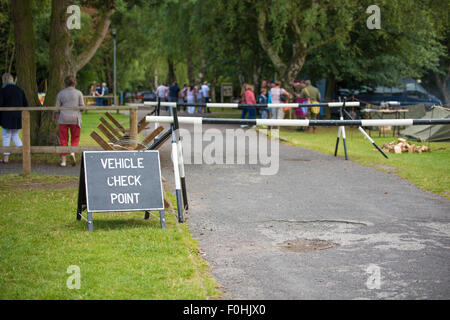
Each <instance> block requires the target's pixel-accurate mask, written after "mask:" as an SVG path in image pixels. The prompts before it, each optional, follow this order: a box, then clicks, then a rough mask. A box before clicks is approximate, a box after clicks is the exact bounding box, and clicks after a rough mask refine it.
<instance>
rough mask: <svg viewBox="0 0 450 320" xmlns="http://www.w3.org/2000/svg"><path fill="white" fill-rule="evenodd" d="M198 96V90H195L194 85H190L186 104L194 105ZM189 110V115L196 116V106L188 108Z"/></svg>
mask: <svg viewBox="0 0 450 320" xmlns="http://www.w3.org/2000/svg"><path fill="white" fill-rule="evenodd" d="M196 94H197V90H196V89H195V88H194V86H193V85H190V86H189V87H188V89H187V91H186V100H187V101H186V102H187V103H192V104H194V103H195V96H196ZM187 109H188V113H189V114H194V112H195V106H192V105H191V106H188V108H187Z"/></svg>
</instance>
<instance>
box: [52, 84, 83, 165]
mask: <svg viewBox="0 0 450 320" xmlns="http://www.w3.org/2000/svg"><path fill="white" fill-rule="evenodd" d="M64 83H65V85H66V88H65V89H63V90H61V91H60V92H58V95H57V96H56V107H78V106H79V107H83V106H84V99H83V93H81V91H80V90H77V89H75V86H76V84H77V82H76V79H75V77H74V76H67V77H66V78H65V79H64ZM53 120H54V121H56V120H58V125H59V126H58V127H59V142H60V144H61V146H68V142H69V131H70V145H71V146H72V147H76V146H78V143H79V142H80V134H81V111H80V110H62V111H60V112H59V116H58V115H57V113H56V112H55V113H53ZM66 156H67V153H62V154H61V163H60V166H61V167H65V166H66ZM70 157H71V159H72V165H73V166H75V164H76V158H75V153H73V152H72V153H71V154H70Z"/></svg>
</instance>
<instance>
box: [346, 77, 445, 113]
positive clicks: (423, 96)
mask: <svg viewBox="0 0 450 320" xmlns="http://www.w3.org/2000/svg"><path fill="white" fill-rule="evenodd" d="M402 83H403V86H401V87H391V88H389V87H383V86H378V87H376V88H370V87H368V86H363V87H361V89H360V90H358V91H356V92H354V96H355V98H356V99H358V100H359V101H361V105H362V106H365V105H366V104H373V105H381V104H382V103H383V102H388V101H397V102H399V103H400V105H399V107H401V106H410V105H417V104H424V105H425V106H427V107H431V106H434V105H439V106H442V101H441V100H439V99H438V98H437V97H435V96H433V95H431V94H429V93H428V92H427V91H426V90H425V89H424V88H423V87H422V86H421V85H420V83H418V82H417V81H416V80H414V79H405V80H402Z"/></svg>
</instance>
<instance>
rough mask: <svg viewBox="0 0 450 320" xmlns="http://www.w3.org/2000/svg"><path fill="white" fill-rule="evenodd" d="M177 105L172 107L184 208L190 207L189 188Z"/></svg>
mask: <svg viewBox="0 0 450 320" xmlns="http://www.w3.org/2000/svg"><path fill="white" fill-rule="evenodd" d="M177 108H178V107H177V106H176V107H171V110H172V113H173V125H174V134H175V138H176V140H177V147H178V164H179V166H180V180H181V192H182V195H183V206H184V210H188V209H189V204H188V199H187V190H186V173H185V171H184V159H183V146H182V143H181V137H180V130H179V129H180V126H179V124H178V110H177Z"/></svg>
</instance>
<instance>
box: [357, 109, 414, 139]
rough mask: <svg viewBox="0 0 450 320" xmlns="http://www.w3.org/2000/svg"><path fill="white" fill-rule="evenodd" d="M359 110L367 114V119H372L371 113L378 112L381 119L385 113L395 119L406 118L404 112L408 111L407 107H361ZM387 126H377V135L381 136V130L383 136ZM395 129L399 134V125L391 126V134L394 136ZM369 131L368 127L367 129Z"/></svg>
mask: <svg viewBox="0 0 450 320" xmlns="http://www.w3.org/2000/svg"><path fill="white" fill-rule="evenodd" d="M361 112H365V113H367V114H368V115H369V119H372V114H379V115H380V118H381V119H384V117H385V115H391V114H392V115H394V116H395V119H401V117H402V115H403V119H406V113H407V112H409V110H408V109H367V108H366V109H362V110H361ZM387 128H389V127H379V131H378V136H379V137H380V136H381V132H383V137H385V133H386V129H387ZM395 131H397V136H398V135H399V134H400V127H393V129H392V136H393V137H395ZM369 132H370V129H369Z"/></svg>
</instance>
